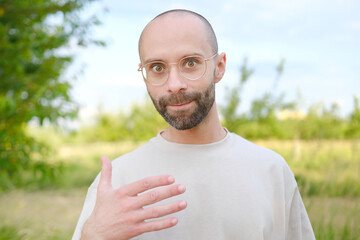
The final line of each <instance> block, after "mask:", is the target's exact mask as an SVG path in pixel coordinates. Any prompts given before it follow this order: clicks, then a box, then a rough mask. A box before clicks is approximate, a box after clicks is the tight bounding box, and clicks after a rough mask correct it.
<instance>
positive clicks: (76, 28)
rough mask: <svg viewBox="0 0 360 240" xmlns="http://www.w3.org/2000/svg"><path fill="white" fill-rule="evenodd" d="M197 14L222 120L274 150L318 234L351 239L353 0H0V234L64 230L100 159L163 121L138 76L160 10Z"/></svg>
mask: <svg viewBox="0 0 360 240" xmlns="http://www.w3.org/2000/svg"><path fill="white" fill-rule="evenodd" d="M174 8H185V9H189V10H193V11H195V12H198V13H200V14H202V15H203V16H204V17H206V18H207V19H208V20H209V21H210V23H211V24H212V25H213V28H214V30H215V32H216V34H217V38H218V43H219V51H220V52H226V54H227V71H226V74H225V76H224V78H223V79H222V81H221V82H220V83H218V84H217V87H216V88H217V89H216V93H217V96H216V98H217V102H218V105H219V109H220V114H221V120H222V123H223V125H224V126H226V127H227V128H228V129H229V130H230V131H233V132H236V133H238V134H239V135H241V136H243V137H245V138H247V139H249V140H251V141H253V142H255V143H257V144H259V145H261V146H265V147H268V148H270V149H273V150H274V151H276V152H278V153H279V154H281V155H282V156H283V157H284V158H285V159H286V160H287V162H288V164H289V165H290V167H291V169H292V170H293V172H294V174H295V177H296V179H297V182H298V185H299V188H300V191H301V194H302V197H303V200H304V203H305V205H306V208H307V211H308V214H309V217H310V220H311V222H312V225H313V228H314V231H315V234H316V237H317V239H327V240H328V239H360V227H359V224H358V223H359V222H360V153H359V150H360V103H359V97H360V59H359V58H360V57H359V56H360V47H359V42H360V16H359V14H358V13H359V12H360V2H359V1H356V0H344V1H336V0H328V1H322V0H319V1H308V0H305V1H293V2H289V1H281V0H271V1H260V0H256V1H247V0H242V1H240V0H238V1H235V0H233V1H231V0H224V1H221V3H220V2H219V1H203V0H201V1H188V0H185V1H145V0H142V1H136V0H135V1H126V2H125V1H110V0H103V1H101V0H99V1H94V0H77V1H75V0H61V1H60V0H32V1H28V0H16V1H14V0H0V206H1V208H0V216H1V218H0V239H69V238H71V236H72V233H73V231H74V228H75V225H76V222H77V219H78V217H79V214H80V211H81V208H82V204H83V201H84V198H85V194H86V191H87V188H88V187H89V185H90V183H91V182H92V181H93V179H94V178H95V176H96V175H97V174H98V172H99V170H100V165H101V164H100V156H102V155H106V156H108V157H109V158H111V159H114V158H116V157H118V156H120V155H122V154H124V153H126V152H129V151H131V150H133V149H135V148H136V147H138V146H139V145H141V144H143V143H144V142H146V141H147V140H148V139H150V138H151V137H153V136H155V135H156V134H157V132H158V131H160V130H161V129H164V128H166V126H167V124H166V123H165V122H164V121H163V119H162V118H161V117H160V116H159V115H158V114H157V112H156V110H155V109H154V108H153V106H152V103H151V101H150V100H149V98H148V97H147V92H146V88H145V85H144V83H143V79H142V76H141V73H139V72H137V68H138V64H139V57H138V52H137V50H138V38H139V36H140V34H141V31H142V29H143V28H144V27H145V25H146V24H147V23H148V22H149V21H150V20H151V19H152V18H154V17H155V16H156V15H157V14H159V13H161V12H163V11H166V10H170V9H174Z"/></svg>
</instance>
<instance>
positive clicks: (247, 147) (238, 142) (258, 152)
mask: <svg viewBox="0 0 360 240" xmlns="http://www.w3.org/2000/svg"><path fill="white" fill-rule="evenodd" d="M230 134H232V137H233V139H234V141H233V149H234V150H235V151H238V152H241V155H243V156H244V157H248V158H251V159H256V160H258V161H270V162H274V163H279V164H285V165H287V164H286V161H285V159H284V158H283V157H282V156H281V155H280V154H278V153H277V152H275V151H273V150H271V149H268V148H265V147H262V146H259V145H257V144H255V143H253V142H251V141H249V140H247V139H245V138H243V137H241V136H239V135H237V134H236V133H230Z"/></svg>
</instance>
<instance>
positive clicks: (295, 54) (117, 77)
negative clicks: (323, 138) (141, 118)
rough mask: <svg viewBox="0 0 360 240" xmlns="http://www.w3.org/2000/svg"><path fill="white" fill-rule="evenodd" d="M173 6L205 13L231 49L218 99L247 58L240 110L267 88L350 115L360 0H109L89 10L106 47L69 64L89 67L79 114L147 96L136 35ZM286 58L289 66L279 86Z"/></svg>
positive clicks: (358, 78)
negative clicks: (247, 76)
mask: <svg viewBox="0 0 360 240" xmlns="http://www.w3.org/2000/svg"><path fill="white" fill-rule="evenodd" d="M103 8H107V9H108V11H106V12H104V11H102V9H103ZM175 8H182V9H188V10H192V11H195V12H198V13H200V14H201V15H203V16H204V17H205V18H207V19H208V20H209V22H210V23H211V24H212V26H213V28H214V30H215V33H216V35H217V39H218V44H219V53H221V52H225V53H226V54H227V69H226V73H225V76H224V78H223V79H222V80H221V81H220V82H219V83H218V84H217V87H216V95H217V96H216V99H217V102H218V105H222V104H223V103H224V100H225V97H226V89H227V88H231V87H232V86H235V85H236V84H237V83H238V81H239V78H240V71H239V69H240V66H241V65H242V64H243V61H244V58H247V59H248V66H249V67H250V68H252V69H254V74H253V75H252V76H251V78H250V79H249V81H248V82H247V83H246V85H245V86H244V89H243V92H242V94H241V98H242V102H241V106H240V111H241V112H246V111H249V108H250V104H251V102H252V101H253V100H254V99H256V98H260V97H261V96H263V95H264V93H265V92H272V93H273V94H275V95H280V94H285V99H286V100H288V101H291V100H294V99H296V98H297V95H298V93H299V92H300V93H301V96H302V97H301V99H302V100H301V105H300V107H301V108H303V109H308V107H309V106H310V105H312V104H315V103H324V104H325V105H326V106H330V105H331V104H332V103H337V104H339V106H340V109H341V114H342V115H344V116H346V115H348V114H349V113H350V112H351V111H352V109H353V96H354V94H357V96H358V97H360V14H359V12H360V1H359V0H341V1H340V0H338V1H337V0H326V1H323V0H318V1H314V0H311V1H310V0H301V1H281V0H267V1H260V0H237V1H235V0H223V1H210V0H206V1H205V0H199V1H189V0H184V1H157V0H155V1H147V0H143V1H137V0H133V1H126V3H125V1H113V0H105V1H102V2H99V3H96V4H93V5H92V7H91V8H88V9H87V12H88V13H91V12H92V13H96V14H97V15H98V17H99V19H100V20H101V21H102V25H100V26H97V27H95V28H94V29H93V30H92V32H91V34H92V36H94V37H96V38H99V39H101V40H104V41H105V42H106V43H107V46H106V47H105V48H101V47H90V48H87V49H84V50H81V51H78V52H77V55H76V61H75V63H74V65H73V66H72V67H71V69H70V71H73V72H76V71H78V70H79V69H82V71H83V73H82V74H81V75H80V76H79V77H77V80H76V81H75V82H74V83H73V86H74V88H73V90H72V95H73V98H74V100H75V101H76V102H77V103H79V105H80V109H81V111H80V116H81V117H83V118H87V117H89V116H91V115H92V114H94V113H95V112H96V111H97V110H98V109H99V107H100V108H101V109H103V110H107V111H117V110H120V109H126V108H128V106H130V105H131V103H133V102H134V101H137V102H141V101H144V100H145V99H146V95H147V92H146V87H145V84H144V82H143V79H142V76H141V73H140V72H138V71H137V68H138V64H139V57H138V39H139V36H140V34H141V32H142V30H143V28H144V27H145V26H146V24H147V23H148V22H149V21H150V20H151V19H152V18H154V17H155V16H156V15H158V14H159V13H161V12H164V11H167V10H170V9H175ZM281 59H285V64H284V72H283V74H282V75H281V77H280V79H279V82H278V84H277V87H276V88H275V89H274V87H273V86H274V81H275V79H276V76H277V72H276V67H277V66H278V64H279V62H280V61H281Z"/></svg>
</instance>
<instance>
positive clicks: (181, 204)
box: [179, 200, 187, 208]
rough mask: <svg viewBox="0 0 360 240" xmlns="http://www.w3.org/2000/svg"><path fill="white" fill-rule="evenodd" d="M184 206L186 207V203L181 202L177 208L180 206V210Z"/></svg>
mask: <svg viewBox="0 0 360 240" xmlns="http://www.w3.org/2000/svg"><path fill="white" fill-rule="evenodd" d="M186 205H187V203H186V201H185V200H181V201H180V203H179V206H180V207H181V208H185V207H186Z"/></svg>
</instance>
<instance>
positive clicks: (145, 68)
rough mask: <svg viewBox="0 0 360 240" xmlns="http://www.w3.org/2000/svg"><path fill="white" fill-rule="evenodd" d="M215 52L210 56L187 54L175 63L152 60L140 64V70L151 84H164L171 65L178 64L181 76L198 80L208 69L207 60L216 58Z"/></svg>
mask: <svg viewBox="0 0 360 240" xmlns="http://www.w3.org/2000/svg"><path fill="white" fill-rule="evenodd" d="M216 55H217V53H215V54H214V55H212V56H211V57H209V58H204V57H203V56H200V55H193V56H186V57H183V58H182V59H180V60H179V61H178V62H175V63H166V62H163V61H151V62H148V63H146V64H145V65H141V64H140V66H139V69H138V71H139V72H141V73H142V75H143V77H144V80H145V81H147V82H148V83H150V84H151V85H156V86H159V85H162V84H164V83H165V82H166V81H167V79H168V77H169V72H170V65H177V66H178V70H179V73H180V75H181V76H183V77H184V78H186V79H188V80H192V81H193V80H198V79H200V78H201V77H202V76H204V74H205V72H206V69H207V61H209V60H210V59H212V58H214V57H215V56H216Z"/></svg>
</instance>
